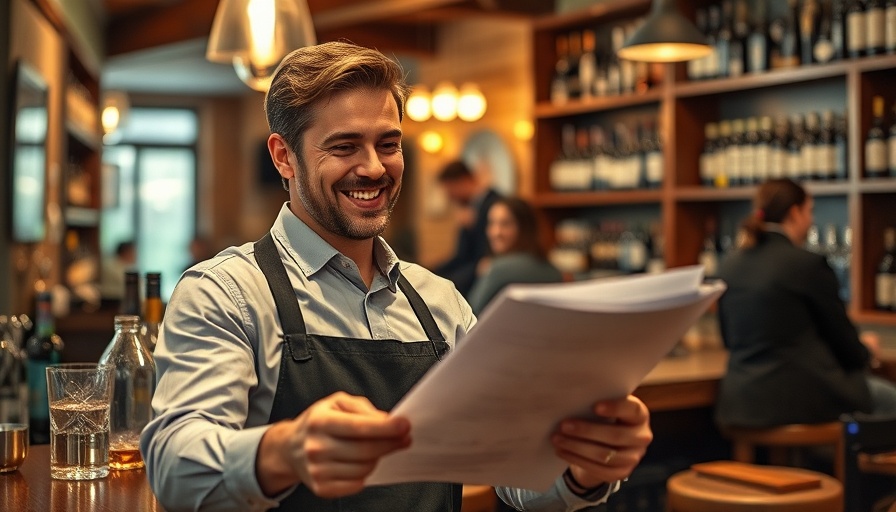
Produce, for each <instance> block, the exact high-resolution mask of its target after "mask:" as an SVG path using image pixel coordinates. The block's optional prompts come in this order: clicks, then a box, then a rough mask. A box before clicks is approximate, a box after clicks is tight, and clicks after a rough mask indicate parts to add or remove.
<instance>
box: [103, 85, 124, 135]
mask: <svg viewBox="0 0 896 512" xmlns="http://www.w3.org/2000/svg"><path fill="white" fill-rule="evenodd" d="M130 104H131V103H130V101H129V100H128V95H127V93H126V92H124V91H106V92H104V93H103V111H102V112H101V113H100V123H101V124H102V125H103V133H104V134H106V135H108V134H110V133H112V132H114V131H115V130H117V129H118V128H119V127H120V126H121V125H122V124H124V122H125V120H126V119H127V117H128V112H129V111H130Z"/></svg>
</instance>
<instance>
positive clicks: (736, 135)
mask: <svg viewBox="0 0 896 512" xmlns="http://www.w3.org/2000/svg"><path fill="white" fill-rule="evenodd" d="M745 132H746V123H745V122H744V120H743V119H732V120H731V137H730V138H729V139H728V147H727V148H726V155H725V163H726V165H727V167H728V184H729V185H730V186H732V187H736V186H738V185H742V184H743V183H742V181H743V164H744V159H743V156H742V154H743V153H744V137H745V135H746V133H745Z"/></svg>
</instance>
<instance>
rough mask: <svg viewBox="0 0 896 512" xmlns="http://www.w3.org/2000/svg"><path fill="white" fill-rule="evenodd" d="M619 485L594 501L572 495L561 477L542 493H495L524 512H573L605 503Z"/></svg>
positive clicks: (500, 489)
mask: <svg viewBox="0 0 896 512" xmlns="http://www.w3.org/2000/svg"><path fill="white" fill-rule="evenodd" d="M620 483H621V482H614V483H613V484H612V485H610V488H609V489H608V490H607V493H606V494H605V495H604V496H600V497H598V498H597V499H596V500H594V501H589V500H585V499H582V498H579V497H578V496H576V495H575V494H573V493H572V491H570V490H569V487H567V486H566V484H565V483H564V482H563V478H561V477H557V480H556V481H554V486H553V487H552V488H551V489H549V490H548V491H547V492H544V493H540V492H536V491H530V490H527V489H513V488H510V487H498V488H497V489H496V491H497V493H498V496H500V497H501V499H502V500H503V501H504V503H507V504H508V505H510V506H511V507H513V508H515V509H517V510H525V511H527V512H573V511H576V510H583V509H586V508H589V507H593V506H595V505H600V504H601V503H606V501H607V499H608V498H609V497H610V495H612V494H613V493H614V492H616V491H618V490H619V486H620Z"/></svg>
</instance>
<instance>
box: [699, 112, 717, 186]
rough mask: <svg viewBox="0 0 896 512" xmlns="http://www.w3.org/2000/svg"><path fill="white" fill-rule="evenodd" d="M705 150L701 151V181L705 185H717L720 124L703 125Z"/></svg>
mask: <svg viewBox="0 0 896 512" xmlns="http://www.w3.org/2000/svg"><path fill="white" fill-rule="evenodd" d="M703 135H704V141H703V152H701V153H700V164H699V166H700V169H699V174H700V183H702V184H703V186H704V187H712V186H714V185H715V179H716V172H717V170H716V155H717V154H718V143H719V125H718V124H717V123H706V125H705V126H704V127H703Z"/></svg>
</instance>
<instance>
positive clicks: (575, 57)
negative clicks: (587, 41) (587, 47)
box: [566, 31, 582, 100]
mask: <svg viewBox="0 0 896 512" xmlns="http://www.w3.org/2000/svg"><path fill="white" fill-rule="evenodd" d="M567 37H568V38H569V70H568V71H567V73H566V89H567V91H569V99H571V100H577V99H579V98H581V96H582V84H581V81H580V80H579V78H580V77H579V59H581V58H582V33H581V32H578V31H572V32H570V33H569V34H567Z"/></svg>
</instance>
